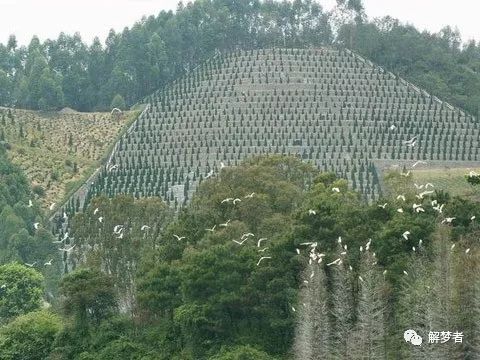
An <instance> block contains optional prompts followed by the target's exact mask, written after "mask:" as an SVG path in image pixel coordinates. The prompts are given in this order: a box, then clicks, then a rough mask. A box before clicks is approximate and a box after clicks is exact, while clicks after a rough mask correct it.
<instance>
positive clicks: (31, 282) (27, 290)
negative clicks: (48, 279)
mask: <svg viewBox="0 0 480 360" xmlns="http://www.w3.org/2000/svg"><path fill="white" fill-rule="evenodd" d="M42 282H43V276H42V275H41V274H40V273H39V272H37V271H35V270H34V269H30V268H28V267H26V266H24V265H20V264H18V263H10V264H6V265H2V266H0V286H2V287H3V285H4V287H3V288H2V289H1V290H0V291H1V293H0V294H1V296H0V321H1V322H5V321H6V320H9V319H11V318H13V317H15V316H18V315H22V314H26V313H28V312H30V311H33V310H36V309H38V308H39V307H40V306H41V304H42V293H43V289H42Z"/></svg>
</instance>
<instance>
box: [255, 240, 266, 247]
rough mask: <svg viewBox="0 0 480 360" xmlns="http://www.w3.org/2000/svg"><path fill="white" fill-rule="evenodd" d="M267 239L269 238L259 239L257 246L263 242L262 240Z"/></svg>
mask: <svg viewBox="0 0 480 360" xmlns="http://www.w3.org/2000/svg"><path fill="white" fill-rule="evenodd" d="M265 240H267V238H261V239H258V241H257V247H260V244H261V243H262V241H265Z"/></svg>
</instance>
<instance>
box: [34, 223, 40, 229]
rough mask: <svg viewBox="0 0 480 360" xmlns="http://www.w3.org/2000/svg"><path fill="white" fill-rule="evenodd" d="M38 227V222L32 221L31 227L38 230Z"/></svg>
mask: <svg viewBox="0 0 480 360" xmlns="http://www.w3.org/2000/svg"><path fill="white" fill-rule="evenodd" d="M39 227H40V223H38V222H36V223H33V228H34V229H35V230H38V228H39Z"/></svg>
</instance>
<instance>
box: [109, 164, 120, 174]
mask: <svg viewBox="0 0 480 360" xmlns="http://www.w3.org/2000/svg"><path fill="white" fill-rule="evenodd" d="M114 169H118V164H115V165H110V166H109V167H108V168H107V171H108V172H111V171H113V170H114Z"/></svg>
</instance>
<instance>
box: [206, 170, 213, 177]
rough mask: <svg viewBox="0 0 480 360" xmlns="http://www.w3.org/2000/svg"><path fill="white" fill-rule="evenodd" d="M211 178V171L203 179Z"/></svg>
mask: <svg viewBox="0 0 480 360" xmlns="http://www.w3.org/2000/svg"><path fill="white" fill-rule="evenodd" d="M211 176H213V170H210V171H209V172H208V174H207V176H205V179H208V178H209V177H211Z"/></svg>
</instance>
